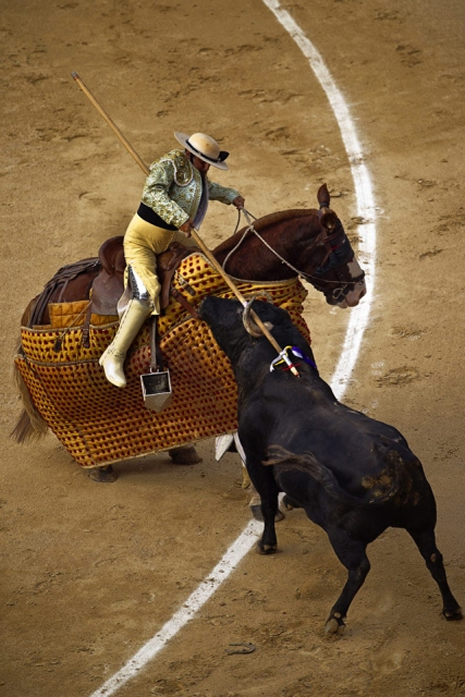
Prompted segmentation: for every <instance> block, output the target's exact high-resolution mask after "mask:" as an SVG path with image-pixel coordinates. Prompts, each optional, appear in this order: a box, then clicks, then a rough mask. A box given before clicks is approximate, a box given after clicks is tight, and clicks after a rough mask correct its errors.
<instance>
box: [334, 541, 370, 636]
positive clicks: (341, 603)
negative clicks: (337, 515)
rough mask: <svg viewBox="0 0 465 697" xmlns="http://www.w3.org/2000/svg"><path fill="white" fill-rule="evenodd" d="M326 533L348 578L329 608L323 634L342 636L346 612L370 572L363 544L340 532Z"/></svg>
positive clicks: (364, 544)
mask: <svg viewBox="0 0 465 697" xmlns="http://www.w3.org/2000/svg"><path fill="white" fill-rule="evenodd" d="M327 532H328V537H329V539H330V542H331V544H332V546H333V549H334V551H335V552H336V554H337V556H338V558H339V560H340V561H341V562H342V564H344V566H345V567H346V569H347V571H348V578H347V581H346V583H345V585H344V588H343V589H342V593H341V595H340V596H339V598H338V599H337V601H336V602H335V604H334V605H333V607H332V608H331V612H330V613H329V617H328V619H327V620H326V624H325V633H326V634H343V633H344V628H345V624H344V620H345V618H346V615H347V611H348V609H349V606H350V604H351V603H352V601H353V599H354V598H355V596H356V594H357V593H358V591H359V590H360V588H361V587H362V586H363V584H364V582H365V579H366V577H367V574H368V572H369V571H370V562H369V560H368V557H367V554H366V543H365V542H360V541H356V540H353V539H351V538H350V537H349V536H348V535H347V534H346V533H345V532H344V531H342V530H333V531H327Z"/></svg>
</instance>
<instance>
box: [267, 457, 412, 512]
mask: <svg viewBox="0 0 465 697" xmlns="http://www.w3.org/2000/svg"><path fill="white" fill-rule="evenodd" d="M263 464H264V465H272V466H274V467H276V469H277V471H278V472H285V471H286V470H298V471H300V472H305V473H306V474H308V475H309V476H310V477H311V478H312V479H314V480H315V481H316V482H318V484H320V485H321V486H322V487H323V488H324V489H325V491H326V492H327V493H328V494H329V495H330V496H331V497H332V498H334V499H336V500H337V501H339V502H341V503H344V502H346V503H348V504H350V505H351V506H357V507H366V506H376V505H382V504H385V503H386V502H387V501H389V500H391V499H392V498H393V497H394V496H396V495H398V494H399V488H400V470H399V467H398V466H397V462H388V463H386V464H387V468H386V469H385V470H383V472H382V474H381V476H380V477H379V478H377V479H376V480H375V479H373V478H369V479H367V480H366V481H365V480H362V482H361V486H362V487H363V489H364V492H363V493H361V495H360V496H355V495H354V494H350V493H349V492H348V491H346V490H345V489H343V488H342V487H341V485H340V484H339V482H338V480H337V478H336V476H335V475H334V473H333V472H332V471H331V470H330V469H329V468H328V467H326V466H325V465H323V464H322V463H321V462H319V461H318V460H317V458H316V457H315V455H314V454H313V453H311V452H306V453H302V454H296V453H292V452H289V451H288V450H286V449H285V448H283V447H281V446H279V445H272V446H271V447H270V448H269V450H268V459H267V460H266V461H265V462H264V463H263Z"/></svg>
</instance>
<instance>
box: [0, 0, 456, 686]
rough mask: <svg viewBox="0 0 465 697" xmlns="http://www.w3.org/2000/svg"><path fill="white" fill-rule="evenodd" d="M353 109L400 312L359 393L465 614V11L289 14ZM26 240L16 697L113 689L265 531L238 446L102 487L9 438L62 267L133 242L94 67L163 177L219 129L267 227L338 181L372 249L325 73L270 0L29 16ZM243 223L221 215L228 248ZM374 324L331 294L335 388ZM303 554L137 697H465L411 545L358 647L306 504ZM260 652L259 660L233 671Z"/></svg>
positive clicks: (7, 250)
mask: <svg viewBox="0 0 465 697" xmlns="http://www.w3.org/2000/svg"><path fill="white" fill-rule="evenodd" d="M283 8H284V9H287V10H288V11H289V12H290V13H291V15H292V16H293V18H294V19H295V21H296V22H297V23H298V24H299V26H300V27H301V28H302V30H303V31H304V32H305V33H306V35H307V36H308V38H309V39H310V40H311V41H312V42H313V44H314V45H315V47H316V48H317V49H318V50H319V51H320V53H321V54H322V56H323V58H324V60H325V62H326V65H327V67H328V69H329V71H330V72H331V75H332V76H333V78H334V80H335V83H336V85H337V86H338V88H339V89H340V90H341V91H342V93H343V94H344V97H345V99H346V100H347V103H348V104H349V108H350V112H351V115H352V118H353V120H354V122H355V124H356V127H357V130H358V135H359V139H360V142H361V144H362V148H363V151H364V154H365V158H366V165H367V167H368V170H369V172H370V175H371V179H372V184H373V188H374V196H375V201H376V205H377V207H378V209H377V215H376V228H377V262H376V274H375V284H374V287H373V288H372V291H373V293H374V298H373V305H372V312H371V316H370V321H369V325H368V328H367V331H366V333H365V336H364V338H363V342H362V349H361V353H360V356H359V360H358V362H357V365H356V368H355V371H354V373H353V375H352V378H351V380H350V384H349V385H348V388H347V391H346V394H345V397H344V401H345V402H346V403H347V404H349V405H351V406H352V407H354V408H356V409H360V410H363V411H366V412H367V413H368V414H370V415H371V416H374V417H376V418H378V419H381V420H384V421H387V422H389V423H392V424H393V425H395V426H397V427H398V428H399V429H400V430H401V431H402V432H403V434H404V435H405V436H406V437H407V439H408V441H409V443H410V445H411V447H412V449H413V450H414V452H416V454H417V455H418V456H419V457H420V459H421V460H422V462H423V465H424V468H425V470H426V474H427V476H428V479H429V481H430V483H431V485H432V487H433V490H434V492H435V495H436V498H437V504H438V525H437V541H438V546H439V548H440V549H441V551H442V553H443V554H444V557H445V561H446V564H447V566H446V568H447V572H448V576H449V581H450V585H451V587H452V590H453V592H454V593H455V595H456V596H457V598H458V600H459V602H461V603H462V605H464V606H465V548H464V539H465V518H464V497H465V494H464V484H465V470H464V449H465V446H464V443H463V414H464V398H463V388H464V385H463V373H464V358H463V339H464V332H463V309H462V306H463V301H464V290H463V264H464V254H463V235H464V225H465V208H464V205H465V204H464V194H463V192H464V184H463V182H464V179H465V171H464V169H465V167H464V159H463V144H464V134H463V123H464V116H465V91H464V65H465V7H464V4H463V0H443V1H442V2H441V3H439V2H438V1H437V0H436V1H434V0H409V2H407V1H406V0H389V2H387V1H386V0H380V1H379V2H376V1H375V0H363V1H362V0H332V1H331V2H323V1H322V0H312V2H288V3H287V2H284V3H283ZM0 29H1V41H2V49H1V50H2V66H3V69H2V75H1V83H2V95H3V99H2V105H1V112H2V134H1V150H0V159H1V174H2V196H1V204H2V206H1V222H2V230H3V232H2V247H3V248H2V255H1V262H0V263H1V273H2V278H3V288H4V292H3V297H2V316H3V325H2V330H3V336H2V347H3V350H2V360H1V366H0V370H1V384H2V388H3V408H2V412H1V437H2V468H1V494H0V498H1V506H2V573H1V578H2V580H1V603H2V612H1V614H2V622H1V626H2V628H1V630H0V631H1V635H2V651H1V653H0V695H5V697H50V696H51V695H53V696H54V697H55V696H60V697H90V695H91V694H92V693H93V692H94V691H95V690H97V689H98V688H99V687H100V686H101V685H102V684H103V683H104V682H105V681H106V680H107V679H108V678H110V677H111V676H112V675H113V674H114V673H115V672H116V671H117V670H119V669H120V668H121V667H122V666H123V665H124V664H125V663H126V661H128V660H129V659H130V658H131V657H132V656H133V655H134V653H135V652H136V651H137V650H138V649H139V648H140V647H141V646H143V645H144V644H145V643H146V642H147V641H148V640H149V639H150V638H151V637H153V636H154V635H155V634H156V632H157V631H159V629H160V628H161V627H162V626H163V625H164V623H165V622H166V621H167V620H169V619H170V617H171V616H172V615H173V613H174V612H176V611H177V610H178V609H179V607H180V606H182V604H183V603H184V602H185V601H186V599H187V598H188V597H189V595H190V593H191V592H192V591H193V590H195V588H196V587H197V585H198V583H199V582H201V581H202V580H203V579H204V578H205V577H206V576H207V575H208V574H209V573H210V571H211V570H212V569H213V567H214V566H215V564H216V563H217V562H218V561H219V559H220V558H221V557H222V555H223V554H224V552H225V551H226V549H227V548H228V547H229V545H230V544H231V543H232V542H233V541H234V540H235V539H236V537H237V536H238V535H239V534H240V532H241V531H242V530H243V529H244V527H245V526H246V525H247V523H248V521H249V519H250V514H249V510H248V507H247V497H246V495H245V493H244V492H243V491H242V490H241V489H240V468H239V460H238V458H237V456H234V455H232V454H228V455H227V456H226V457H225V458H224V459H223V460H222V461H221V462H220V463H217V462H215V460H214V448H213V446H214V444H213V442H210V441H208V442H203V443H201V444H200V445H199V446H198V450H199V452H200V454H201V455H202V457H203V462H202V463H201V464H200V465H196V466H192V467H176V466H173V465H172V464H171V461H170V460H169V458H168V457H167V456H165V455H163V454H158V455H155V456H151V457H146V458H143V459H141V460H137V461H133V462H131V463H125V464H121V465H118V466H117V468H116V469H117V470H118V473H119V479H118V481H116V482H115V483H113V484H108V485H103V484H98V483H95V482H93V481H91V480H90V479H89V478H88V477H87V476H86V473H85V472H84V471H83V470H81V469H80V468H79V467H78V466H77V465H76V464H75V463H73V461H72V460H71V458H70V456H69V455H68V454H67V452H66V451H65V450H64V449H63V448H62V446H61V445H60V444H59V442H58V441H57V440H56V439H55V438H54V436H52V435H51V434H49V435H48V436H47V437H46V438H45V439H44V440H43V441H41V442H39V443H35V444H31V445H27V446H23V447H20V446H18V445H16V444H15V443H13V441H11V440H10V439H9V437H8V436H9V433H10V431H11V429H12V428H13V426H14V423H15V420H16V418H17V416H18V414H19V411H20V404H19V401H18V397H17V394H16V391H15V388H14V386H13V383H12V379H11V374H12V361H13V354H14V348H15V344H16V341H17V338H18V335H19V321H20V317H21V314H22V311H23V309H24V307H25V306H26V304H27V302H28V301H29V299H30V298H32V297H33V296H34V295H35V294H36V293H37V292H38V291H39V290H40V289H41V288H42V286H43V285H44V283H45V282H46V281H47V280H48V279H49V278H50V277H51V276H52V275H53V274H54V273H55V271H56V270H57V269H58V268H59V267H60V266H62V265H64V264H67V263H70V262H72V261H76V260H78V259H81V258H84V257H88V256H95V255H96V254H97V250H98V247H99V245H100V243H101V242H102V241H103V240H105V239H106V238H107V237H110V236H112V235H115V234H123V232H124V230H125V228H126V225H127V223H128V221H129V219H130V217H131V216H132V215H133V212H134V210H135V207H136V206H137V204H138V201H139V196H140V193H141V190H142V185H143V181H144V176H143V174H142V172H141V171H140V170H139V168H138V166H137V165H136V164H135V163H134V161H133V160H132V158H131V157H130V156H129V155H128V153H127V152H126V151H125V150H124V148H123V147H122V146H121V145H120V144H119V143H118V142H117V141H116V139H115V136H114V135H113V133H112V132H111V130H110V129H109V128H108V126H107V125H106V124H105V123H104V121H103V120H102V118H101V117H100V116H99V114H98V113H97V112H96V111H95V109H94V108H93V107H92V106H91V104H90V103H89V102H88V100H87V99H86V97H85V96H84V94H83V93H82V92H81V91H80V90H79V88H78V86H77V85H76V83H75V82H74V81H73V79H72V78H71V72H72V71H76V72H78V73H79V75H80V77H81V78H82V79H83V80H84V82H85V83H86V84H87V86H88V87H89V88H90V89H91V90H92V92H93V93H94V94H95V95H96V96H97V97H98V99H99V100H100V101H101V103H102V105H103V106H104V107H105V108H106V110H107V111H108V112H109V113H110V115H111V116H112V118H113V119H114V120H115V122H116V123H117V124H118V126H119V127H120V128H121V130H122V131H123V133H124V134H125V135H126V137H127V138H128V139H129V141H130V142H131V144H132V145H133V146H134V148H135V149H136V151H137V152H138V153H139V154H140V156H141V157H142V159H143V160H144V161H146V162H147V163H150V162H151V160H152V159H155V158H156V157H157V156H158V155H160V154H162V153H163V152H165V151H166V150H168V149H171V148H172V147H173V146H175V145H176V142H175V141H174V138H173V135H172V133H173V131H175V130H181V131H184V132H188V133H190V132H194V131H198V130H201V131H202V130H203V131H206V132H208V133H211V134H212V135H213V136H215V137H216V138H218V140H220V141H221V143H222V145H223V146H224V147H225V148H226V149H228V150H230V151H231V157H230V160H229V163H230V172H229V173H221V172H217V171H215V172H213V171H212V172H211V175H212V178H213V174H214V175H215V179H216V180H217V181H219V182H220V183H224V184H230V185H231V186H234V187H236V188H238V189H239V190H240V191H241V193H242V194H243V195H244V196H245V198H246V206H247V208H248V209H249V210H250V211H251V212H252V213H253V214H254V215H256V216H261V215H264V214H266V213H270V212H273V211H276V210H281V209H285V208H294V207H314V206H315V203H316V191H317V188H318V186H319V185H320V184H321V183H323V182H325V181H326V182H327V183H328V187H329V188H330V191H331V192H332V193H333V208H334V209H335V210H336V212H337V213H338V214H339V215H340V217H341V219H342V221H343V222H344V224H345V227H346V229H347V230H348V231H349V232H350V235H351V238H352V239H353V240H355V241H356V240H357V236H358V234H359V231H360V229H361V226H362V225H363V222H364V221H363V220H359V219H358V218H357V208H356V200H355V195H354V184H353V180H352V177H351V172H350V166H349V163H348V161H347V155H346V153H345V150H344V147H343V143H342V140H341V136H340V132H339V129H338V126H337V123H336V121H335V118H334V115H333V113H332V111H331V109H330V108H329V105H328V102H327V99H326V97H325V95H324V93H323V91H322V89H321V87H320V85H319V83H318V82H317V81H316V79H315V77H314V75H313V73H312V71H311V69H310V67H309V65H308V61H307V60H306V59H305V58H304V56H303V55H302V53H301V52H300V50H299V49H298V47H297V46H296V44H295V43H294V42H293V41H292V39H291V38H290V37H289V35H288V34H287V33H286V32H285V30H284V29H283V27H282V26H281V25H280V24H279V23H278V21H277V20H276V18H275V16H274V14H273V13H272V12H271V11H270V9H269V8H268V7H267V6H266V5H265V4H264V3H263V2H261V1H260V0H236V1H235V2H233V3H232V2H230V1H228V2H227V1H226V0H202V2H197V3H195V2H194V3H190V2H185V1H184V0H180V1H179V2H170V0H166V1H165V2H164V3H159V2H136V1H135V0H127V1H126V2H116V1H110V0H95V2H93V3H86V2H82V1H81V2H80V1H79V0H78V1H74V0H72V1H70V2H61V3H56V2H51V1H50V0H42V1H41V2H37V1H33V0H24V1H23V2H20V3H13V2H11V0H4V2H3V8H2V16H1V19H0ZM235 223H236V215H235V211H234V210H233V209H232V208H225V207H223V206H220V205H218V204H214V203H213V204H212V205H211V208H210V212H209V216H208V217H207V220H206V222H205V224H204V226H203V228H202V235H203V238H204V239H205V241H206V242H207V243H208V244H209V246H210V247H213V246H215V245H216V244H217V243H218V241H219V240H221V239H224V238H225V237H226V236H228V235H230V234H232V232H233V229H234V226H235ZM349 313H350V311H349V310H346V311H342V310H337V309H331V308H329V306H327V305H326V304H325V303H324V299H323V298H322V296H320V295H319V294H318V293H317V292H316V291H314V290H313V289H311V288H309V296H308V301H307V305H306V318H307V321H308V324H309V326H310V328H311V331H312V335H313V345H314V350H315V354H316V358H317V361H318V363H319V366H320V370H321V373H322V375H323V377H325V378H326V379H327V380H328V381H329V380H330V379H331V376H332V373H333V370H334V367H335V365H336V362H337V359H338V356H339V353H340V350H341V345H342V341H343V338H344V334H345V330H346V326H347V321H348V317H349ZM278 536H279V544H280V550H281V553H279V554H276V555H275V556H274V557H260V556H259V555H257V554H255V553H254V552H253V551H252V552H250V553H249V554H248V555H247V556H246V557H245V559H244V560H243V561H242V563H241V564H240V566H239V567H238V569H237V570H236V571H235V572H234V573H233V574H232V575H231V576H230V577H229V578H228V580H227V581H226V582H225V583H224V584H223V585H222V586H221V588H220V590H219V591H218V592H217V593H216V594H215V595H214V596H213V597H212V598H211V600H210V601H209V602H208V603H207V604H206V605H205V606H204V607H203V608H202V610H201V611H200V612H199V614H198V615H197V616H196V618H195V619H194V620H193V621H191V622H190V623H189V624H188V625H187V626H186V627H185V628H184V629H183V630H182V631H181V632H180V633H179V634H178V635H177V636H176V637H175V638H174V639H173V640H172V641H171V642H170V643H169V644H168V645H167V646H166V647H165V649H164V650H163V651H162V652H160V653H159V654H158V656H157V657H156V658H155V659H154V660H153V661H152V662H150V663H149V664H148V665H147V666H146V667H145V669H144V670H142V671H140V673H139V674H138V675H137V676H136V677H134V678H133V679H132V680H130V681H128V682H127V683H126V684H125V685H124V687H122V688H121V689H120V690H119V691H118V692H117V693H116V694H117V695H120V696H121V697H146V696H150V695H160V696H161V695H163V696H172V697H178V696H179V697H181V696H183V697H184V696H188V697H262V696H264V697H265V696H266V697H307V696H310V695H325V696H326V695H327V696H328V697H329V696H330V695H331V697H355V696H356V695H363V696H372V695H383V696H384V697H407V696H410V695H425V696H428V697H430V696H433V695H434V696H436V695H438V696H439V695H454V696H455V695H463V694H465V662H464V655H465V623H464V622H461V623H452V624H449V623H447V622H446V621H445V620H443V619H442V618H441V616H440V610H441V601H440V596H439V593H438V590H437V588H436V585H435V584H434V582H433V581H432V579H431V577H430V575H429V573H428V571H427V570H426V567H425V565H424V563H423V560H422V559H421V557H420V555H419V554H418V552H417V550H416V548H414V545H413V542H412V541H411V539H410V538H409V537H408V535H407V534H406V533H405V532H404V531H398V530H388V531H387V532H386V533H385V534H384V535H382V537H381V538H380V539H378V540H377V541H376V542H375V543H374V544H373V545H371V546H370V548H369V557H370V561H371V564H372V570H371V573H370V574H369V576H368V579H367V581H366V584H365V586H364V587H363V588H362V590H361V591H360V593H359V594H358V596H357V597H356V599H355V601H354V603H353V605H352V607H351V609H350V613H349V617H348V621H347V630H346V633H345V635H344V637H342V638H341V639H337V640H328V639H326V638H325V636H324V632H323V627H324V621H325V619H326V617H327V614H328V612H329V609H330V607H331V605H332V603H333V602H334V600H335V598H336V597H337V595H338V594H339V592H340V589H341V587H342V585H343V583H344V580H345V570H344V569H343V568H342V567H341V565H340V564H339V562H338V560H337V559H336V557H335V555H334V553H333V551H332V549H331V547H330V545H329V542H328V540H327V538H326V535H325V534H324V533H323V532H322V531H321V530H320V529H319V528H316V527H315V526H314V525H313V524H311V523H310V522H309V521H308V520H307V519H306V518H305V516H304V514H303V513H302V512H301V511H293V512H291V513H289V514H288V515H287V517H286V519H285V520H284V521H283V522H281V523H280V524H279V527H278ZM232 642H251V643H253V644H254V645H255V647H256V650H255V652H254V653H252V654H249V655H228V654H227V653H226V652H225V649H227V648H228V647H229V644H230V643H232Z"/></svg>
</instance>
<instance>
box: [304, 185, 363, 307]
mask: <svg viewBox="0 0 465 697" xmlns="http://www.w3.org/2000/svg"><path fill="white" fill-rule="evenodd" d="M317 197H318V202H319V204H320V210H319V211H318V217H319V224H320V233H319V234H318V236H317V238H316V239H315V251H316V248H318V247H319V248H320V256H321V259H320V261H319V263H318V266H317V268H316V269H315V270H314V271H313V272H312V273H311V274H306V273H302V274H301V275H302V277H303V278H305V280H307V281H309V282H310V283H311V284H312V285H313V286H314V287H315V288H316V289H317V290H319V291H321V292H322V293H323V294H324V296H325V298H326V302H328V303H329V304H330V305H336V306H337V307H341V308H346V307H355V305H358V303H359V301H360V300H361V298H363V296H364V295H365V293H366V285H365V272H364V271H363V269H362V268H361V267H360V265H359V263H358V261H357V259H356V258H355V254H354V251H353V249H352V246H351V244H350V242H349V238H348V237H347V235H346V232H345V230H344V228H343V226H342V223H341V221H340V220H339V218H338V217H337V215H336V213H334V211H333V210H331V208H330V207H329V203H330V195H329V191H328V188H327V186H326V184H323V186H321V187H320V189H319V190H318V194H317Z"/></svg>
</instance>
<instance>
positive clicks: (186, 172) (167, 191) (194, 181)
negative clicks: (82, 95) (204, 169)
mask: <svg viewBox="0 0 465 697" xmlns="http://www.w3.org/2000/svg"><path fill="white" fill-rule="evenodd" d="M206 182H207V184H208V199H211V200H213V201H220V202H221V203H225V204H227V205H229V204H230V203H232V202H233V200H234V199H235V198H236V196H239V195H240V194H239V192H238V191H236V190H235V189H230V188H228V187H226V186H221V185H220V184H215V183H214V182H211V181H209V180H208V179H207V178H206ZM202 191H203V183H202V175H201V174H200V172H199V171H198V169H196V168H195V167H194V166H193V165H192V164H191V162H190V161H189V160H188V159H187V157H186V156H185V153H184V151H183V150H171V151H170V152H169V153H167V154H166V155H163V157H161V158H160V159H158V160H156V161H155V162H153V163H152V164H151V165H150V172H149V175H148V176H147V179H146V181H145V186H144V189H143V192H142V202H143V203H145V205H146V206H149V207H150V208H151V209H152V210H154V211H155V213H157V214H158V215H159V216H160V218H162V219H163V220H164V221H165V222H166V223H168V224H170V225H175V226H176V227H177V228H179V227H180V226H181V225H182V224H183V223H185V222H186V220H188V219H189V218H191V219H192V220H194V219H195V217H196V214H197V211H198V209H199V205H200V202H201V200H202ZM205 210H206V206H205ZM202 217H203V216H202ZM199 222H201V221H199Z"/></svg>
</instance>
